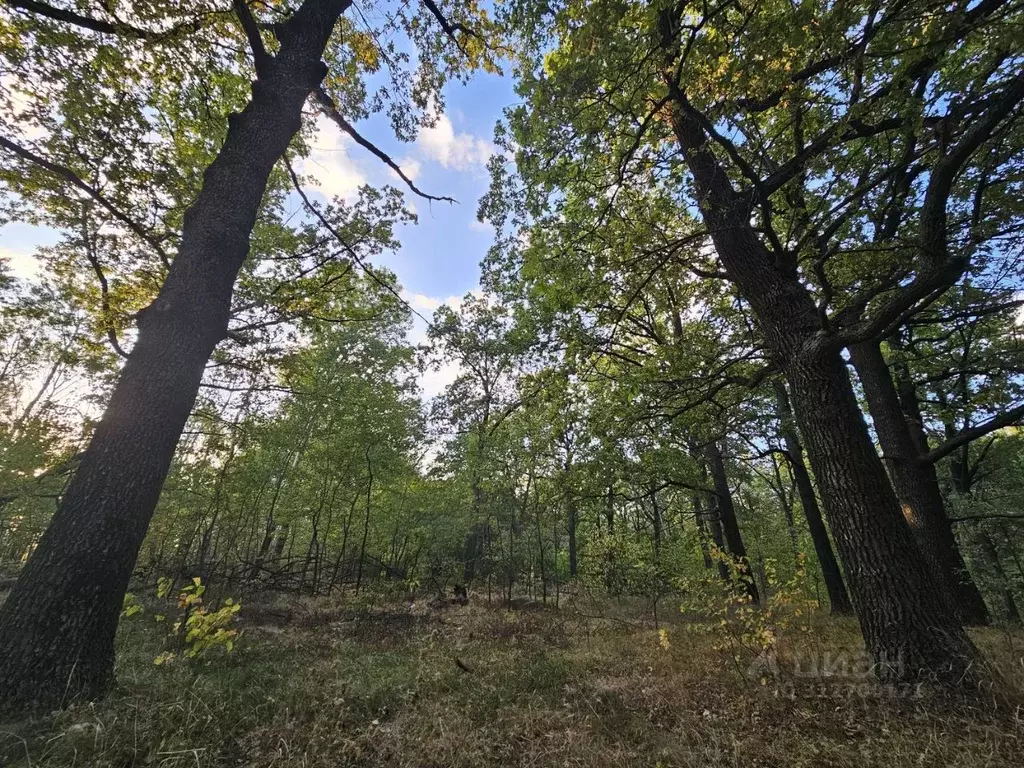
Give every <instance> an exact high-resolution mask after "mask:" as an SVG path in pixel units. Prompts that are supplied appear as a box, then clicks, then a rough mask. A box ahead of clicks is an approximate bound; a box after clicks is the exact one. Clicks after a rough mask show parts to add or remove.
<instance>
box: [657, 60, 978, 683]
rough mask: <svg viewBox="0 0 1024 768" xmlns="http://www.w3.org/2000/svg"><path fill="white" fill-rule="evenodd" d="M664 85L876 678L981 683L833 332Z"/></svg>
mask: <svg viewBox="0 0 1024 768" xmlns="http://www.w3.org/2000/svg"><path fill="white" fill-rule="evenodd" d="M666 85H667V86H668V89H669V96H670V98H671V101H672V108H671V113H670V115H669V118H670V122H671V125H672V129H673V132H674V134H675V136H676V139H677V141H678V144H679V146H680V148H681V150H682V153H683V159H684V161H685V163H686V164H687V166H688V168H689V170H690V172H691V174H692V175H693V180H694V188H695V191H696V198H697V202H698V205H699V208H700V211H701V215H702V217H703V219H704V221H705V223H706V224H707V226H708V229H709V232H710V236H711V239H712V242H713V244H714V247H715V250H716V252H717V254H718V257H719V258H720V259H721V261H722V264H723V266H724V267H725V270H726V272H727V273H728V274H729V277H730V278H731V279H732V280H733V281H734V282H735V284H736V286H737V287H738V289H739V290H740V292H741V293H742V295H743V296H744V298H745V299H746V300H747V301H748V302H749V303H750V307H751V310H752V311H753V314H754V316H755V319H756V321H757V325H758V328H759V330H760V332H761V334H762V336H763V338H764V340H765V345H766V347H767V349H768V351H769V354H770V355H771V357H772V359H773V362H774V363H775V364H776V365H777V366H778V367H779V368H780V369H781V370H782V371H783V373H784V375H785V377H786V380H787V381H788V383H789V385H790V392H791V397H792V401H793V410H794V413H795V416H796V421H797V425H798V427H799V430H800V434H801V435H802V436H803V438H804V441H805V444H806V448H807V455H808V457H809V459H810V462H811V469H812V471H813V472H814V476H815V477H816V478H817V480H818V483H819V484H820V487H821V490H822V498H823V501H824V502H825V512H826V515H827V517H828V520H829V523H830V525H831V528H832V531H833V532H834V533H835V538H836V546H837V548H838V549H839V553H840V556H841V558H842V560H843V563H844V564H845V565H846V573H847V578H848V581H849V586H850V592H851V597H852V598H853V603H854V606H855V607H856V609H857V615H858V618H859V620H860V626H861V631H862V633H863V635H864V640H865V643H866V645H867V649H868V652H869V654H870V655H871V656H872V658H873V659H874V661H875V671H876V674H877V675H878V676H879V677H880V678H882V679H886V680H918V679H922V678H928V679H936V680H941V681H944V682H948V683H950V684H951V685H958V686H960V685H964V684H965V682H966V681H968V680H974V679H975V678H976V677H979V676H982V675H983V672H982V671H981V669H982V665H981V664H980V656H979V654H978V652H977V649H976V648H975V647H974V645H973V643H972V642H971V640H970V638H969V637H968V636H967V633H966V632H965V631H964V629H963V627H962V625H961V624H960V623H959V621H958V620H957V617H956V616H955V615H954V614H952V613H951V612H950V611H949V610H948V609H947V608H946V605H945V603H944V601H942V600H941V599H940V598H939V596H938V595H936V593H935V590H934V589H932V584H931V583H930V582H931V579H930V578H929V571H928V568H927V566H926V565H925V563H924V561H923V559H922V557H921V554H920V552H919V551H918V549H917V545H916V543H915V542H914V538H913V534H912V533H911V531H910V528H909V526H908V525H907V523H906V521H905V520H904V519H903V517H902V514H901V513H900V507H899V502H898V501H897V499H896V496H895V494H894V493H893V491H892V486H891V485H890V483H889V479H888V477H887V476H886V473H885V468H884V467H883V466H882V462H881V459H880V458H879V457H878V454H877V453H876V451H875V447H874V445H873V444H872V441H871V437H870V435H869V433H868V429H867V424H866V423H865V422H864V418H863V415H862V414H861V412H860V409H859V407H858V405H857V399H856V397H855V395H854V392H853V387H852V386H851V384H850V379H849V376H848V374H847V371H846V365H845V363H844V362H843V359H842V357H841V355H840V345H839V344H837V343H836V341H835V339H834V338H832V337H831V336H830V335H829V334H828V333H827V332H826V330H825V329H824V328H823V326H822V318H821V316H820V314H819V313H818V309H817V306H816V304H815V302H814V300H813V299H812V297H811V296H810V294H809V293H808V291H807V289H806V288H805V287H804V285H802V283H801V281H800V277H799V274H798V273H797V271H796V269H795V267H794V265H792V264H787V263H785V262H784V261H783V262H780V261H777V260H776V259H775V258H774V257H773V255H772V254H771V252H769V251H768V249H767V247H766V246H765V245H764V243H763V242H762V241H761V239H760V236H759V234H758V232H757V231H756V230H755V229H754V227H753V226H752V225H751V213H750V199H749V197H748V196H746V195H741V194H739V193H737V192H736V191H735V190H734V188H733V186H732V182H731V181H730V179H729V176H728V175H727V173H726V172H725V170H724V169H723V168H722V166H721V164H720V163H719V162H718V159H717V158H716V156H715V155H714V153H713V152H712V151H711V148H710V147H709V145H708V136H707V134H706V132H705V130H704V128H703V127H702V126H701V124H700V122H699V120H698V119H697V117H695V116H694V114H693V112H692V108H691V107H690V105H689V102H688V100H687V99H686V96H685V94H684V93H683V92H682V90H681V89H680V87H679V85H678V83H676V82H674V80H673V79H672V75H671V74H669V75H668V76H667V77H666Z"/></svg>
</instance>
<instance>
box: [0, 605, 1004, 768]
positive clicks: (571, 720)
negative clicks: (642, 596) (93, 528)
mask: <svg viewBox="0 0 1024 768" xmlns="http://www.w3.org/2000/svg"><path fill="white" fill-rule="evenodd" d="M618 610H619V614H618V615H617V616H616V620H611V621H609V620H595V619H582V618H579V617H578V616H574V615H573V614H572V613H570V612H569V611H561V612H557V613H556V612H552V611H514V612H507V611H504V610H502V609H499V608H494V609H488V608H486V607H483V606H478V605H470V606H468V607H465V608H455V607H453V608H449V609H447V610H443V611H432V610H421V609H416V610H412V611H410V610H409V607H408V606H407V605H404V604H392V605H387V606H384V607H379V606H378V607H375V608H374V607H367V606H363V607H359V608H356V607H352V606H348V607H346V606H340V605H336V604H330V603H327V602H324V601H320V602H318V603H288V602H281V603H279V604H276V605H265V606H262V607H261V608H260V609H256V608H255V607H252V606H250V607H249V610H248V617H247V619H246V621H247V624H248V628H247V630H246V632H245V634H244V637H243V639H242V641H241V642H240V643H239V648H238V649H237V650H236V651H235V653H233V654H231V655H230V656H228V657H223V656H218V657H217V658H216V659H214V660H212V661H210V662H208V663H201V664H198V665H195V664H193V665H188V664H179V665H176V666H171V667H166V668H164V667H155V666H153V664H152V659H153V657H154V656H155V655H156V653H157V652H158V651H159V647H160V646H159V643H160V640H159V638H158V637H157V636H156V633H155V632H154V630H153V628H152V626H151V625H150V624H149V623H148V622H146V621H144V620H140V621H126V622H124V624H125V626H124V628H123V631H122V636H121V638H120V643H121V646H122V655H121V659H122V660H121V663H120V669H119V679H120V688H119V690H118V691H117V692H116V693H115V695H113V696H112V697H110V698H109V699H108V700H106V701H105V702H103V703H101V704H98V705H79V706H76V707H74V708H72V709H70V710H68V711H66V712H63V713H60V714H58V715H55V716H53V717H50V718H46V719H43V720H40V721H35V722H25V723H21V724H17V725H16V726H13V727H11V726H7V727H6V729H4V728H0V765H2V766H4V768H6V767H7V766H23V765H24V766H30V765H31V766H111V767H112V768H125V767H126V766H150V765H153V766H166V767H168V768H171V767H176V766H180V767H181V768H185V767H186V766H191V767H196V766H199V767H205V766H268V767H269V766H274V767H275V768H278V767H281V768H283V767H284V766H303V767H304V768H305V767H311V766H331V768H334V767H335V766H343V765H366V766H371V765H372V766H378V765H381V766H383V765H387V766H439V767H440V766H444V767H448V766H483V765H502V766H504V765H509V766H512V765H518V766H613V765H614V766H619V765H622V766H626V765H636V766H652V767H653V766H658V765H662V766H731V765H736V766H857V767H858V768H865V767H866V766H874V765H878V766H904V765H905V766H933V765H934V766H1004V765H1005V766H1019V765H1020V764H1021V762H1022V760H1021V758H1022V755H1024V724H1022V722H1021V716H1020V714H1019V713H1018V712H1017V711H1016V710H1015V708H1014V707H1013V706H1012V705H1007V704H1005V703H1002V704H999V705H995V704H992V705H989V706H986V705H981V704H978V703H977V702H975V703H973V704H967V703H963V702H961V703H955V702H949V701H945V700H936V699H934V698H930V697H929V696H928V695H925V696H923V697H921V698H917V697H908V696H906V695H904V694H905V693H906V692H903V691H895V692H894V691H884V690H879V689H877V688H876V687H873V686H869V685H868V684H867V683H866V682H865V681H864V680H863V679H853V680H851V679H845V678H820V677H818V678H808V677H802V676H796V677H794V676H793V674H792V661H793V659H794V658H796V657H797V656H799V655H801V654H803V655H804V656H806V655H807V654H808V653H812V652H813V653H819V654H820V653H823V652H825V651H828V652H830V653H837V652H839V651H848V652H852V651H853V650H856V649H857V648H858V641H857V634H856V628H855V626H854V625H853V624H851V623H847V622H832V621H827V620H825V619H823V618H817V619H815V622H816V623H815V626H814V627H813V628H812V631H810V632H807V633H794V634H793V635H792V636H791V637H790V638H789V639H787V640H785V641H784V643H783V647H782V648H781V649H780V655H779V659H780V661H779V668H780V677H779V679H778V680H775V679H771V678H770V676H769V677H767V678H765V679H764V681H763V684H762V679H761V678H760V677H759V676H756V675H755V676H754V678H753V679H749V678H748V676H746V675H744V674H741V673H742V672H744V671H745V669H746V663H747V662H748V659H746V658H741V661H740V663H737V662H736V661H735V659H734V656H733V653H731V652H729V651H727V650H723V649H719V648H718V647H717V646H718V645H720V644H721V643H720V638H718V637H717V636H716V635H715V634H714V633H708V632H706V631H701V628H699V627H696V628H694V627H692V626H689V625H683V624H676V625H674V626H672V627H670V630H669V635H668V641H669V647H668V648H664V647H663V646H662V644H661V643H660V642H659V636H658V634H657V632H655V631H654V630H653V628H650V627H647V628H644V627H642V626H638V625H637V624H636V622H637V621H638V619H637V617H635V616H634V617H628V615H626V614H628V611H623V610H622V609H621V608H619V609H618ZM592 612H593V610H592V609H591V610H590V611H588V613H592ZM245 613H246V611H243V614H245ZM976 637H977V640H978V642H979V644H980V645H981V646H982V647H983V648H984V649H985V651H986V653H987V654H988V655H989V657H990V658H991V659H993V660H995V661H996V663H997V664H998V665H1000V667H1001V669H1002V670H1003V673H1004V675H1005V676H1006V677H1007V678H1008V679H1011V680H1014V681H1017V683H1015V684H1018V683H1019V681H1020V680H1024V669H1022V666H1021V664H1022V660H1021V657H1022V655H1024V654H1022V649H1024V634H1022V633H1021V632H1019V631H1016V632H1004V631H1001V630H985V631H983V632H979V633H978V634H977V636H976ZM466 670H470V671H466ZM886 694H889V695H886Z"/></svg>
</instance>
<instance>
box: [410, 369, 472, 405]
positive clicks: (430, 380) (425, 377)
mask: <svg viewBox="0 0 1024 768" xmlns="http://www.w3.org/2000/svg"><path fill="white" fill-rule="evenodd" d="M460 373H462V366H460V365H459V364H458V363H456V362H451V361H448V362H445V363H442V364H441V365H440V366H438V367H437V368H428V369H427V370H425V371H424V372H423V373H421V374H420V378H419V384H420V391H421V392H422V394H423V399H424V400H429V399H430V398H433V397H437V396H438V395H440V394H441V393H442V392H444V390H445V388H447V386H448V385H449V384H451V383H452V382H453V381H455V379H457V378H458V377H459V374H460Z"/></svg>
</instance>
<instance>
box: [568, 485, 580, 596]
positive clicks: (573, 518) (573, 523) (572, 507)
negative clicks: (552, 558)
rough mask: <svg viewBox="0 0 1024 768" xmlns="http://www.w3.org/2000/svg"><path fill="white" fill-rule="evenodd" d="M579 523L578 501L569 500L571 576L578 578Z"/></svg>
mask: <svg viewBox="0 0 1024 768" xmlns="http://www.w3.org/2000/svg"><path fill="white" fill-rule="evenodd" d="M578 525H579V522H578V520H577V513H576V503H575V502H574V501H572V500H570V501H569V577H570V578H573V579H575V578H576V570H577V568H578V567H579V563H578V561H577V557H578V555H577V553H576V528H577V526H578Z"/></svg>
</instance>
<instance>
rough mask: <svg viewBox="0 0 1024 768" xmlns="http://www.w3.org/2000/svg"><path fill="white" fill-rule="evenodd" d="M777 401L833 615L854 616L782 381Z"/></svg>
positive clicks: (788, 455) (776, 392) (801, 502)
mask: <svg viewBox="0 0 1024 768" xmlns="http://www.w3.org/2000/svg"><path fill="white" fill-rule="evenodd" d="M775 399H776V402H777V403H778V408H779V421H780V423H781V424H782V439H783V441H784V442H785V443H786V454H787V457H788V459H789V467H790V471H791V472H792V473H793V480H794V482H795V483H796V489H797V493H799V494H800V505H801V506H802V507H803V510H804V517H805V518H806V519H807V528H808V530H809V531H810V533H811V541H812V542H813V543H814V552H815V554H816V555H817V556H818V563H819V564H820V565H821V575H822V578H823V579H824V580H825V589H826V591H828V599H829V604H830V605H831V608H832V613H833V614H839V615H850V614H852V613H853V605H852V604H851V603H850V595H849V593H847V591H846V583H845V582H844V581H843V572H842V570H840V568H839V561H838V560H836V555H835V552H834V551H833V550H832V542H831V540H830V539H829V537H828V531H827V530H826V529H825V521H824V520H822V517H821V509H820V508H819V507H818V497H817V495H816V494H815V493H814V486H813V485H812V484H811V475H810V473H809V472H808V471H807V465H806V464H805V463H804V447H803V445H801V443H800V436H799V435H798V434H797V431H796V424H795V423H794V422H793V410H792V408H791V407H790V405H789V395H788V394H787V392H786V385H785V384H783V383H782V382H781V381H778V380H777V381H776V382H775Z"/></svg>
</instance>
